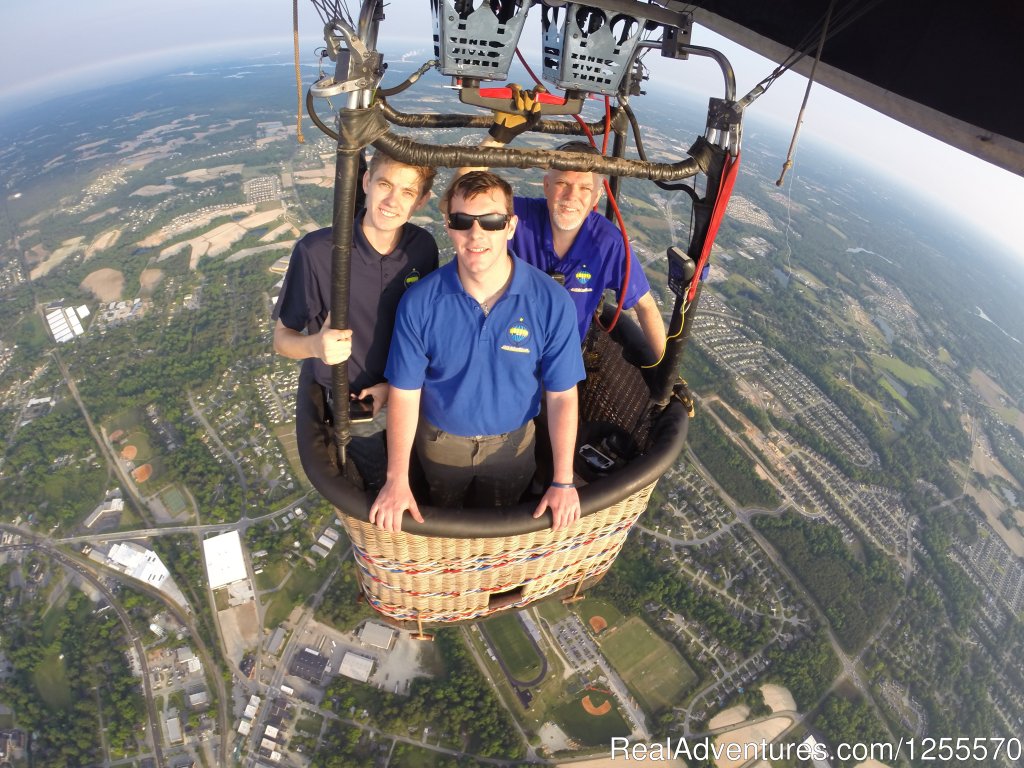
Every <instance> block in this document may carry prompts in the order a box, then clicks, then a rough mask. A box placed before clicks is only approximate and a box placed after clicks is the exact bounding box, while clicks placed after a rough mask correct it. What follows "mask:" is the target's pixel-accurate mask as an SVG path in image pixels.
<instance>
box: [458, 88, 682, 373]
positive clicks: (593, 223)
mask: <svg viewBox="0 0 1024 768" xmlns="http://www.w3.org/2000/svg"><path fill="white" fill-rule="evenodd" d="M532 103H533V102H531V104H532ZM495 114H496V116H497V117H498V118H499V119H500V118H501V117H507V115H505V114H504V113H500V112H496V113H495ZM526 126H527V124H526V123H525V122H524V123H519V124H518V126H517V127H516V128H511V129H510V128H508V127H507V126H503V125H499V124H498V123H497V122H496V124H495V126H492V128H491V131H490V134H491V138H488V139H485V140H484V141H483V142H482V144H481V146H491V147H502V146H505V144H507V143H508V142H509V141H511V139H512V138H514V137H515V136H516V135H517V134H518V133H519V132H520V131H521V130H522V129H525V127H526ZM558 149H560V150H563V151H566V152H583V153H587V154H595V155H599V154H600V152H598V151H597V149H596V148H594V147H592V146H591V145H590V144H589V143H587V142H584V141H570V142H567V143H565V144H562V145H561V146H559V147H558ZM468 170H471V169H469V168H462V169H460V172H465V171H468ZM603 186H604V185H603V183H602V177H601V176H600V175H599V174H596V173H591V172H589V171H582V172H581V171H557V170H554V169H552V170H549V171H548V172H547V173H545V174H544V197H543V198H530V197H518V196H517V197H516V198H515V214H516V216H517V217H519V226H518V227H517V228H516V233H515V237H513V239H512V250H513V252H514V253H515V254H516V256H518V257H519V258H521V259H522V260H523V261H526V262H528V263H530V264H533V265H534V266H535V267H537V268H538V269H541V270H542V271H544V272H547V273H548V274H559V275H561V276H562V280H564V285H565V289H566V290H567V291H568V292H569V296H570V298H571V299H572V301H573V304H575V305H576V313H577V319H578V322H579V333H580V341H581V342H582V341H583V340H584V339H586V337H587V331H588V330H589V329H590V323H591V321H592V320H593V318H594V312H595V311H596V310H597V308H598V306H599V305H600V303H601V297H602V296H603V295H604V292H605V290H607V289H611V290H612V291H614V292H615V294H616V296H617V297H619V299H620V300H621V301H622V308H623V309H635V310H636V318H637V321H638V322H639V324H640V328H641V329H642V330H643V333H644V337H645V338H646V340H647V345H648V346H649V347H650V352H651V355H652V357H651V361H652V362H653V361H655V360H659V359H661V356H662V355H663V354H664V352H665V336H666V334H665V321H664V319H663V318H662V316H661V310H659V309H658V305H657V303H656V302H655V301H654V297H653V296H652V295H651V286H650V284H649V283H648V282H647V277H646V275H644V270H643V267H642V266H641V265H640V260H639V259H637V257H636V254H635V253H634V252H633V250H632V249H630V251H629V259H630V273H629V282H628V283H627V284H626V288H625V293H623V291H622V282H623V276H624V274H625V268H626V261H625V259H624V258H623V249H624V246H625V243H624V242H623V240H622V232H620V231H619V229H618V228H617V227H616V226H615V225H614V224H612V223H611V222H610V221H609V220H608V219H606V218H605V217H604V216H601V215H600V214H598V213H596V212H595V211H594V206H596V205H597V203H598V201H599V200H600V199H601V190H602V189H603Z"/></svg>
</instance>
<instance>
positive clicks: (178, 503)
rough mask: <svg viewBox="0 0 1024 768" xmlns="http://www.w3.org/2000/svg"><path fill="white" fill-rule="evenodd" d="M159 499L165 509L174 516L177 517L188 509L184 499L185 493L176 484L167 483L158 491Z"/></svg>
mask: <svg viewBox="0 0 1024 768" xmlns="http://www.w3.org/2000/svg"><path fill="white" fill-rule="evenodd" d="M159 496H160V501H162V502H163V505H164V506H165V507H167V511H168V512H170V513H171V515H173V516H174V517H177V516H178V515H180V514H181V513H182V512H184V511H185V510H186V509H188V502H187V501H185V494H183V493H182V492H181V489H180V488H178V486H176V485H169V486H167V487H166V488H164V489H163V490H162V491H160V494H159Z"/></svg>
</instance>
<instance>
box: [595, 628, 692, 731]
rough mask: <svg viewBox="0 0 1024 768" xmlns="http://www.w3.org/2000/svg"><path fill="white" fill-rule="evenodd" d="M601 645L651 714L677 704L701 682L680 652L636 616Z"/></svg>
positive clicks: (604, 639) (608, 636)
mask: <svg viewBox="0 0 1024 768" xmlns="http://www.w3.org/2000/svg"><path fill="white" fill-rule="evenodd" d="M598 642H599V643H600V646H601V651H602V652H603V653H604V655H605V656H606V657H607V658H608V661H610V662H611V664H612V666H613V667H615V670H616V671H617V672H618V673H619V674H620V675H621V676H622V678H623V680H625V682H626V685H628V686H629V689H630V690H631V691H632V692H633V694H634V695H635V696H636V697H637V699H638V700H639V701H640V703H641V704H642V705H644V707H645V708H646V709H647V710H648V711H649V712H652V713H653V712H657V711H658V710H660V709H663V708H664V707H667V706H671V705H673V704H676V703H677V702H678V701H679V699H680V697H681V696H682V695H683V693H685V692H686V691H687V690H688V689H689V688H691V687H693V685H694V684H695V683H696V682H697V674H696V673H695V672H694V671H693V670H692V669H691V668H690V665H689V664H687V663H686V660H685V659H684V658H683V657H682V656H680V655H679V652H678V651H676V649H675V648H673V647H672V646H671V645H669V643H667V642H666V641H665V640H662V639H661V638H660V637H658V635H656V634H655V633H654V630H652V629H651V628H650V627H649V626H647V624H645V623H644V621H643V620H642V619H640V618H638V617H636V616H634V617H633V618H631V619H629V620H628V621H626V623H625V624H623V625H622V626H620V627H619V628H618V629H616V630H615V631H614V632H610V633H608V634H607V635H603V636H602V637H601V638H600V639H599V641H598Z"/></svg>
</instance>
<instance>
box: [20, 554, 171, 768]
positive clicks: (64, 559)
mask: <svg viewBox="0 0 1024 768" xmlns="http://www.w3.org/2000/svg"><path fill="white" fill-rule="evenodd" d="M29 550H31V551H35V552H40V553H42V554H44V555H46V556H48V557H52V558H53V559H54V560H56V561H58V562H59V563H60V564H61V565H63V566H64V567H65V568H68V569H70V570H72V571H74V572H75V573H77V574H78V575H79V576H80V577H81V578H83V579H85V580H86V581H88V582H89V583H90V584H91V585H92V586H93V588H95V589H96V590H97V591H98V592H100V593H102V595H103V596H104V597H105V598H106V600H107V602H108V603H109V604H110V606H111V607H112V608H113V609H114V612H115V613H116V614H117V617H118V619H119V620H120V621H121V625H122V626H123V627H124V631H125V635H126V636H127V638H128V642H129V643H130V644H131V646H132V648H133V649H134V651H135V656H136V657H137V658H138V660H139V665H140V667H141V669H142V690H143V695H144V696H145V699H146V714H147V717H148V720H149V722H148V726H147V734H146V741H147V744H148V746H149V749H150V752H151V753H152V755H153V759H154V760H155V762H156V766H157V768H163V766H164V765H165V763H164V755H163V749H162V747H161V743H160V742H161V738H162V732H161V731H160V719H159V718H158V717H157V713H156V705H155V704H154V702H153V690H152V688H151V687H150V674H149V664H148V663H147V661H146V650H145V648H144V647H143V645H142V639H141V638H140V637H139V636H138V635H136V634H135V628H134V627H133V626H132V621H131V618H130V617H129V616H128V613H127V612H126V611H125V610H124V608H123V607H122V606H121V604H120V603H119V602H118V601H117V599H116V598H115V597H114V594H113V593H112V592H111V591H110V589H109V587H107V585H106V584H105V583H103V581H102V580H101V579H99V578H98V577H97V576H95V575H94V574H93V573H92V571H90V570H88V569H87V568H86V567H85V566H84V565H82V564H81V563H79V562H78V561H77V560H75V559H73V558H72V557H70V556H69V555H66V554H65V553H63V552H61V551H60V550H58V549H55V548H54V547H53V546H51V545H49V544H48V543H46V542H45V541H44V540H42V539H39V540H35V541H30V542H25V543H22V544H2V545H0V552H19V551H22V552H24V551H29ZM97 695H98V694H97ZM102 740H103V743H104V744H105V743H106V737H105V736H103V737H102ZM104 754H105V755H107V757H108V759H109V753H107V752H105V753H104ZM138 757H145V756H144V755H139V756H138Z"/></svg>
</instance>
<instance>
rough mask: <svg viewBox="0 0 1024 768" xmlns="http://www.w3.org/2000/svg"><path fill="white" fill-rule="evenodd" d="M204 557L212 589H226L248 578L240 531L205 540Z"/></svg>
mask: <svg viewBox="0 0 1024 768" xmlns="http://www.w3.org/2000/svg"><path fill="white" fill-rule="evenodd" d="M203 555H204V557H205V558H206V577H207V578H208V579H209V580H210V589H217V588H219V587H226V586H227V585H228V584H234V583H235V582H236V581H241V580H242V579H244V578H246V575H247V574H246V572H245V558H244V556H243V555H242V540H241V539H240V538H239V536H238V531H228V532H227V533H222V534H221V535H220V536H213V537H212V538H209V539H204V540H203Z"/></svg>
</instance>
